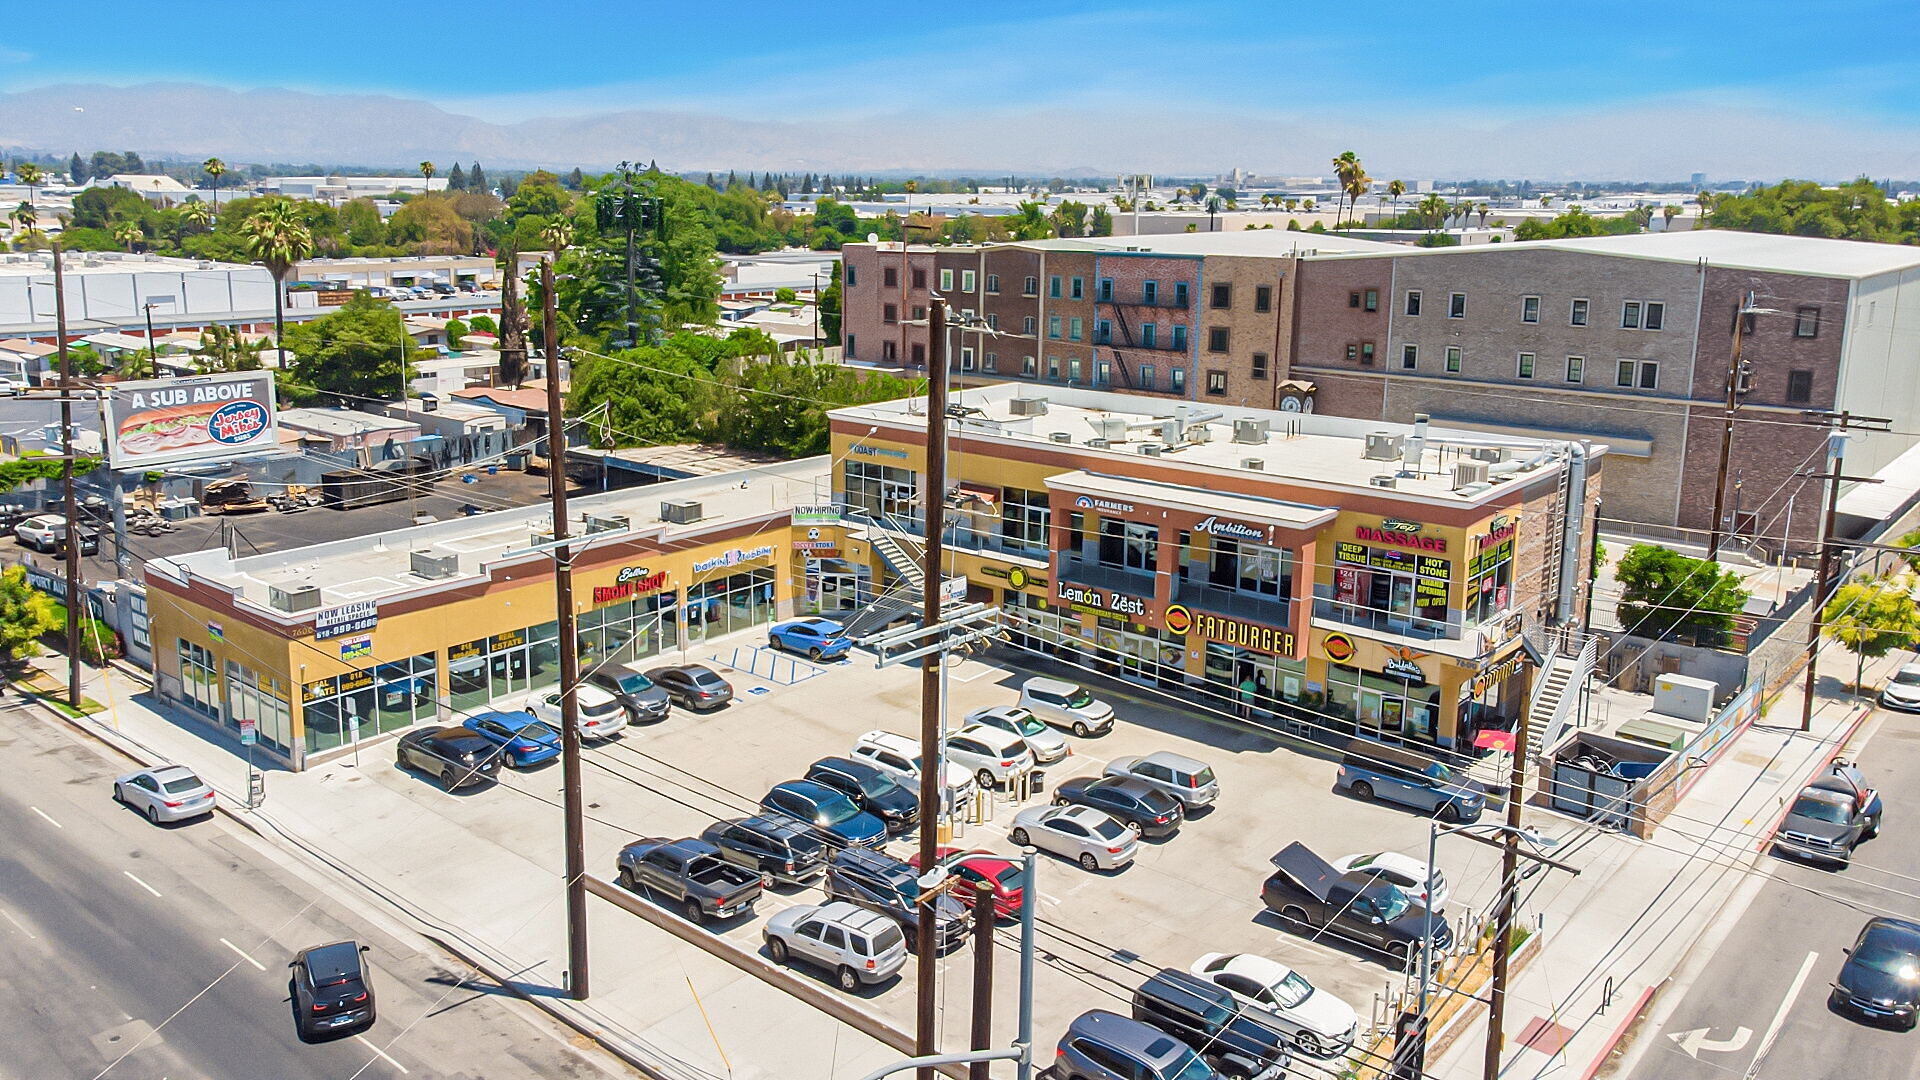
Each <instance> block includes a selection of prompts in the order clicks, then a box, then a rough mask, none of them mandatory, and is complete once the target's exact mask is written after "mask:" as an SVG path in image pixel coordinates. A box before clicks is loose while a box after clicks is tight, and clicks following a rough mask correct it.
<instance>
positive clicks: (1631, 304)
mask: <svg viewBox="0 0 1920 1080" xmlns="http://www.w3.org/2000/svg"><path fill="white" fill-rule="evenodd" d="M1620 329H1622V330H1638V329H1640V301H1638V300H1629V301H1627V302H1626V303H1624V304H1622V305H1620Z"/></svg>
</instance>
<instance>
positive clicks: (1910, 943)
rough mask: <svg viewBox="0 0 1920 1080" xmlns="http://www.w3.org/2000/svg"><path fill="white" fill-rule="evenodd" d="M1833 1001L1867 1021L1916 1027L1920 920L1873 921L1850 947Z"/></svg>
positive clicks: (1919, 991)
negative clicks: (1919, 921) (1913, 921)
mask: <svg viewBox="0 0 1920 1080" xmlns="http://www.w3.org/2000/svg"><path fill="white" fill-rule="evenodd" d="M1829 1001H1830V1002H1831V1004H1832V1005H1833V1007H1834V1008H1835V1009H1836V1010H1838V1011H1840V1012H1843V1013H1848V1014H1851V1015H1853V1016H1857V1017H1859V1018H1860V1019H1862V1020H1866V1021H1869V1022H1872V1023H1881V1024H1889V1025H1892V1026H1893V1027H1897V1028H1899V1029H1901V1030H1902V1031H1912V1030H1913V1026H1914V1022H1915V1020H1916V1018H1920V923H1911V922H1908V921H1906V920H1905V919H1887V918H1879V919H1873V920H1870V921H1869V922H1868V923H1867V925H1866V926H1865V927H1863V928H1862V929H1861V931H1860V938H1859V940H1857V941H1855V942H1854V943H1853V948H1851V949H1848V950H1847V962H1846V963H1845V964H1842V965H1841V966H1840V977H1839V978H1838V979H1836V980H1834V983H1833V994H1832V996H1831V998H1829Z"/></svg>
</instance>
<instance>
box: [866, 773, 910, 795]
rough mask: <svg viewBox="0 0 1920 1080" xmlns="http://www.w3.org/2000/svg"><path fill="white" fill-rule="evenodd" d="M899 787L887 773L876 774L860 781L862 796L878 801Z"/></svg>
mask: <svg viewBox="0 0 1920 1080" xmlns="http://www.w3.org/2000/svg"><path fill="white" fill-rule="evenodd" d="M899 786H900V785H899V784H896V783H894V782H893V777H891V776H888V775H887V774H886V773H874V774H873V775H872V776H869V777H867V778H866V779H865V780H862V781H860V794H862V795H865V796H866V797H867V798H869V799H878V798H880V797H882V796H884V795H886V794H887V793H888V792H889V791H892V790H894V789H895V788H898V787H899Z"/></svg>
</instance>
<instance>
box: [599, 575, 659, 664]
mask: <svg viewBox="0 0 1920 1080" xmlns="http://www.w3.org/2000/svg"><path fill="white" fill-rule="evenodd" d="M663 598H664V597H663V594H660V593H655V594H653V595H652V596H642V597H636V598H635V599H632V600H619V601H615V602H614V603H611V604H606V605H603V606H601V607H597V608H594V609H593V610H591V611H587V612H583V613H581V615H580V666H581V668H582V670H587V669H591V668H594V667H597V666H599V665H601V664H630V663H633V662H634V661H636V660H643V659H645V658H647V657H649V656H655V655H658V654H659V652H660V649H661V641H660V639H661V633H660V626H661V611H660V608H661V604H662V602H663ZM664 602H665V603H667V604H672V603H673V601H672V600H671V599H666V600H665V601H664Z"/></svg>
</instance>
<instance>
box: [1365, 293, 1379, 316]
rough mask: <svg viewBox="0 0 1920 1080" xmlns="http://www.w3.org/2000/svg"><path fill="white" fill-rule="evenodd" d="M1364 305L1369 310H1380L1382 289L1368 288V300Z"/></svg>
mask: <svg viewBox="0 0 1920 1080" xmlns="http://www.w3.org/2000/svg"><path fill="white" fill-rule="evenodd" d="M1362 306H1364V307H1365V308H1366V309H1367V310H1368V311H1379V310H1380V290H1379V289H1368V290H1367V298H1366V302H1365V303H1364V304H1363V305H1362Z"/></svg>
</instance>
